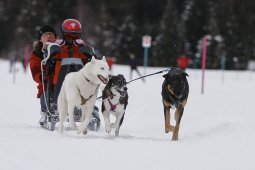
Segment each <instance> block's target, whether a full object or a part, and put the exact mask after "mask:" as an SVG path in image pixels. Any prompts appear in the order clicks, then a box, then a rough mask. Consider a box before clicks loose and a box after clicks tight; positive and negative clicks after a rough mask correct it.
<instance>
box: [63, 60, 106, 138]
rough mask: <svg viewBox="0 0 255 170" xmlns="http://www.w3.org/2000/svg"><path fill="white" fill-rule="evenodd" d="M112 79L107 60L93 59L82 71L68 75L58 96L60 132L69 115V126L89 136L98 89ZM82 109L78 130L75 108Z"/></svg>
mask: <svg viewBox="0 0 255 170" xmlns="http://www.w3.org/2000/svg"><path fill="white" fill-rule="evenodd" d="M109 77H110V71H109V66H108V64H107V62H106V60H105V57H103V58H102V60H97V59H95V58H94V57H92V59H91V61H90V62H89V63H87V64H86V65H85V66H84V67H83V68H82V69H81V70H80V71H78V72H72V73H69V74H68V75H66V77H65V80H64V82H63V85H62V87H61V90H60V93H59V96H58V112H59V126H60V132H63V128H64V121H65V118H66V116H67V114H68V115H69V126H70V128H71V129H77V130H78V132H77V133H78V134H80V133H82V132H83V134H85V135H86V134H87V130H88V129H87V126H88V124H89V122H90V121H91V118H92V111H93V108H94V105H95V102H96V98H97V93H98V87H99V85H100V84H101V83H104V84H107V83H108V80H109ZM75 106H76V107H78V108H81V110H82V118H81V124H80V126H79V127H78V128H77V126H76V123H75V121H74V107H75Z"/></svg>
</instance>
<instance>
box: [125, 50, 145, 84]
mask: <svg viewBox="0 0 255 170" xmlns="http://www.w3.org/2000/svg"><path fill="white" fill-rule="evenodd" d="M128 57H129V66H130V80H132V77H133V72H134V71H135V72H136V73H137V74H138V76H139V77H142V74H141V73H140V71H139V70H138V68H137V67H138V65H139V61H138V60H137V59H136V58H135V54H134V53H129V54H128ZM142 80H143V81H145V80H144V78H142Z"/></svg>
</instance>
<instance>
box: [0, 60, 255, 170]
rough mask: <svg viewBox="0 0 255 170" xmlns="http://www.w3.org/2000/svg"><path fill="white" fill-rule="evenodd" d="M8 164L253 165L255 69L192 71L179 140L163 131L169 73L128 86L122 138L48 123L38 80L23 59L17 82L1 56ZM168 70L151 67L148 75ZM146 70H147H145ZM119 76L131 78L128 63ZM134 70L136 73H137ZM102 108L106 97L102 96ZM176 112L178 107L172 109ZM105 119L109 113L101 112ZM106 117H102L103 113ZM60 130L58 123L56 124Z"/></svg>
mask: <svg viewBox="0 0 255 170" xmlns="http://www.w3.org/2000/svg"><path fill="white" fill-rule="evenodd" d="M0 68H1V71H0V77H1V88H0V103H1V104H0V106H1V109H0V116H1V119H0V120H1V122H0V160H1V161H0V169H1V170H17V169H19V170H57V169H61V170H68V169H73V170H85V169H87V170H88V169H90V170H91V169H95V170H97V169H98V170H103V169H111V170H115V169H116V170H142V169H144V170H170V169H173V170H187V169H192V170H193V169H194V170H216V169H217V170H240V169H245V170H254V169H255V163H254V162H253V161H254V155H255V147H254V144H255V132H254V129H255V111H254V104H255V101H254V96H255V73H254V72H253V73H252V72H249V71H239V72H238V71H226V72H225V73H224V82H223V81H222V78H223V75H222V72H221V71H211V70H207V71H206V73H205V77H206V79H205V91H204V94H203V95H201V71H200V70H192V69H188V70H187V72H188V74H189V75H190V76H189V77H188V81H189V84H190V95H189V99H188V103H187V106H186V108H185V111H184V116H183V119H182V122H181V128H180V133H179V141H171V136H172V134H171V133H170V134H165V133H164V114H163V106H162V103H161V94H160V92H161V84H162V82H163V78H162V74H159V75H154V76H151V77H148V78H146V83H143V82H142V81H140V80H138V81H134V82H132V83H131V84H130V85H128V92H129V104H128V107H127V111H126V115H125V120H124V123H123V126H122V128H121V129H120V136H119V137H115V136H114V133H113V132H112V134H111V135H108V134H107V133H106V132H105V129H104V124H103V122H102V126H101V128H100V130H99V132H89V133H88V134H87V136H83V135H77V134H76V131H65V132H64V134H60V133H59V132H58V129H57V130H56V131H54V132H50V131H47V130H44V129H41V128H40V126H39V125H38V120H39V119H40V114H39V108H40V105H39V100H38V99H37V98H36V93H37V89H36V84H35V83H34V82H33V80H32V78H31V74H30V72H29V71H28V72H27V74H24V72H23V70H22V69H21V68H20V66H19V65H18V66H17V68H18V69H19V71H18V72H17V75H16V81H15V84H14V83H13V75H12V74H10V73H9V63H8V62H5V61H3V60H0ZM162 69H164V68H148V69H147V70H146V73H147V74H150V73H153V72H157V71H160V70H162ZM140 70H141V72H143V70H142V68H140ZM113 72H114V73H115V74H117V73H120V74H124V75H125V77H126V78H127V79H129V68H128V67H127V66H121V65H115V66H114V67H113ZM135 76H136V75H135V74H134V78H135ZM96 105H97V106H99V108H100V106H101V102H100V101H97V103H96ZM171 111H172V112H173V110H171ZM101 118H102V116H101ZM101 120H102V119H101ZM57 128H58V126H57Z"/></svg>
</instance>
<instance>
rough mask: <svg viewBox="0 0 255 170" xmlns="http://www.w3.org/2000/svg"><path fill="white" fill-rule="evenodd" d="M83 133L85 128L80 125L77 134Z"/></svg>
mask: <svg viewBox="0 0 255 170" xmlns="http://www.w3.org/2000/svg"><path fill="white" fill-rule="evenodd" d="M81 133H83V129H81V128H80V127H78V128H77V134H78V135H79V134H81Z"/></svg>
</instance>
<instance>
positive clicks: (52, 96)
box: [42, 43, 101, 131]
mask: <svg viewBox="0 0 255 170" xmlns="http://www.w3.org/2000/svg"><path fill="white" fill-rule="evenodd" d="M60 51H61V47H60V46H59V45H58V44H56V43H49V44H48V47H47V56H45V59H44V60H43V61H42V62H43V64H47V65H48V66H49V68H50V70H49V72H50V73H52V72H53V71H54V70H53V68H54V65H55V64H54V63H55V62H56V61H61V67H60V71H59V77H58V81H57V84H56V86H55V87H54V89H52V85H51V84H50V80H49V79H50V76H48V81H47V88H46V90H45V96H46V105H47V106H48V107H47V108H48V109H47V116H46V119H45V121H44V123H43V125H42V127H43V128H45V129H48V130H50V131H54V130H55V126H56V123H57V122H58V121H59V115H58V112H57V98H58V95H59V92H60V89H61V87H62V84H63V81H64V79H65V76H66V75H67V74H68V73H70V72H76V71H79V70H80V69H81V68H82V67H83V62H82V59H81V58H71V57H70V58H62V59H52V58H51V56H52V55H54V54H56V53H58V52H60ZM79 52H80V53H85V54H88V55H90V56H92V55H94V54H93V50H92V49H91V48H89V47H86V46H84V47H81V48H80V51H79ZM81 117H82V112H81V109H79V108H77V107H76V108H75V109H74V120H75V122H81ZM67 121H68V119H67ZM100 124H101V122H100V117H99V109H98V107H97V106H94V109H93V112H92V120H91V121H90V123H89V124H88V129H89V130H91V131H98V130H99V128H100Z"/></svg>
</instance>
